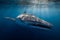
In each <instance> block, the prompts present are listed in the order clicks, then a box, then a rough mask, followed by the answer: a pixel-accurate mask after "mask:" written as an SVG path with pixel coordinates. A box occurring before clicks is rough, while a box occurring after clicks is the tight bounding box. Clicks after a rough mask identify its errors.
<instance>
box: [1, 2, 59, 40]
mask: <svg viewBox="0 0 60 40" xmlns="http://www.w3.org/2000/svg"><path fill="white" fill-rule="evenodd" d="M24 11H26V12H27V14H32V15H34V16H36V17H39V18H41V19H43V20H45V21H47V22H49V23H51V24H53V27H51V29H47V28H40V27H36V26H29V25H25V24H24V23H22V22H21V20H18V19H17V20H16V21H11V20H7V19H5V18H4V17H11V18H15V19H16V17H17V16H18V15H20V14H22V13H24ZM20 39H22V40H23V39H24V40H25V39H26V40H29V39H30V40H32V39H33V40H60V3H59V2H56V3H55V2H51V3H48V5H34V4H32V5H19V4H5V3H0V40H20Z"/></svg>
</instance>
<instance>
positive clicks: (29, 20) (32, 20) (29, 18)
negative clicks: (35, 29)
mask: <svg viewBox="0 0 60 40" xmlns="http://www.w3.org/2000/svg"><path fill="white" fill-rule="evenodd" d="M5 18H6V19H9V20H13V21H16V19H19V20H21V21H22V22H23V23H25V24H27V25H32V26H39V27H43V28H49V29H50V28H51V26H52V24H50V23H48V22H46V21H44V20H42V19H40V18H37V17H36V16H34V15H31V14H27V13H26V12H24V13H22V14H20V15H18V16H17V17H16V19H14V18H10V17H5Z"/></svg>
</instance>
